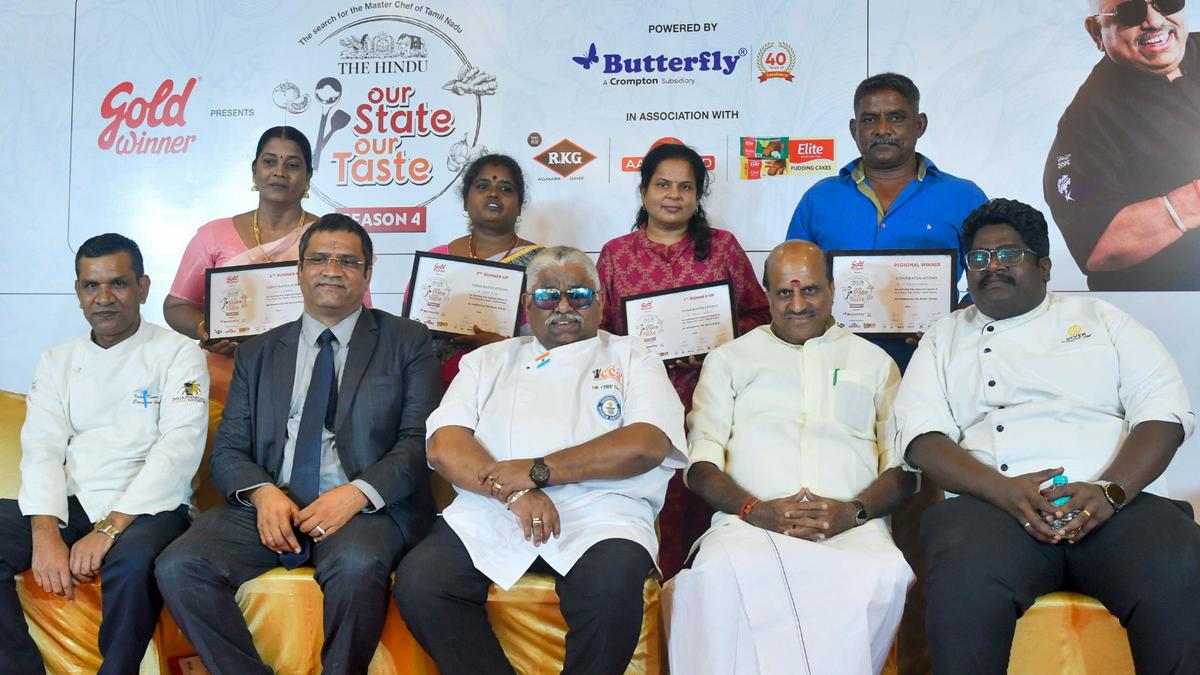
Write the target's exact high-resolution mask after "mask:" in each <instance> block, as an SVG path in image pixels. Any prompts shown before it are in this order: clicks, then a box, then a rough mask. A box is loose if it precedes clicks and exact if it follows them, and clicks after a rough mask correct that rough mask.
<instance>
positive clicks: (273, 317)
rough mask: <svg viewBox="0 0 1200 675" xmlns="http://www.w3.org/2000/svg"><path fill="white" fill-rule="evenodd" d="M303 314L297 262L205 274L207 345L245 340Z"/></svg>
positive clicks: (211, 271) (217, 270) (209, 271)
mask: <svg viewBox="0 0 1200 675" xmlns="http://www.w3.org/2000/svg"><path fill="white" fill-rule="evenodd" d="M303 312H304V296H302V295H301V294H300V277H299V272H298V271H297V269H296V261H295V260H292V261H288V262H277V263H265V264H262V265H238V266H236V267H215V268H210V269H208V270H205V272H204V322H205V325H207V326H208V338H209V339H208V341H209V342H216V341H217V340H239V341H240V340H245V339H247V338H252V337H254V336H255V335H260V334H262V333H265V332H267V331H269V330H271V329H272V328H274V327H276V326H280V325H282V324H285V323H287V322H289V321H295V320H296V319H297V318H299V317H300V315H301V314H302V313H303Z"/></svg>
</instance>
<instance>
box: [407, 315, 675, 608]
mask: <svg viewBox="0 0 1200 675" xmlns="http://www.w3.org/2000/svg"><path fill="white" fill-rule="evenodd" d="M637 422H644V423H647V424H652V425H654V426H655V427H657V428H659V429H660V430H662V432H663V433H665V434H666V435H667V437H668V438H669V439H670V441H671V445H672V446H673V447H672V449H671V452H670V453H669V454H668V456H667V458H666V459H665V460H664V461H663V463H662V464H661V465H659V466H658V467H656V468H654V469H651V470H650V471H648V472H646V473H643V474H641V475H639V476H634V477H632V478H626V479H623V480H589V481H584V482H581V483H573V484H566V485H552V486H550V487H547V488H545V490H544V491H545V494H546V496H547V497H549V498H550V499H551V500H553V502H554V505H555V507H556V508H557V509H558V513H559V517H560V520H561V531H562V535H561V537H560V538H558V539H554V538H551V539H550V540H549V541H548V542H547V543H545V544H542V545H541V546H540V547H536V548H535V547H534V545H533V544H532V543H531V542H528V541H525V538H524V533H523V531H522V529H521V524H520V522H519V521H518V520H517V517H516V516H515V515H514V514H513V513H511V512H509V511H508V510H507V509H506V508H505V505H504V504H502V503H500V502H499V501H498V500H496V499H494V498H490V497H484V496H482V495H478V494H475V493H473V492H469V491H467V490H462V489H458V496H457V497H456V498H455V500H454V503H453V504H451V505H450V506H449V507H448V508H447V509H446V510H445V512H444V513H443V514H442V515H443V517H445V519H446V522H447V524H448V525H450V527H451V529H453V530H454V531H455V533H457V534H458V536H459V538H460V539H462V541H463V544H464V545H465V546H466V548H467V552H468V553H469V554H470V556H471V560H472V562H473V563H474V564H475V567H476V568H477V569H479V571H481V572H483V573H484V574H485V575H487V576H488V578H490V579H491V580H492V581H493V582H495V583H496V584H497V585H499V586H501V587H503V588H510V587H511V586H512V585H513V584H515V583H516V582H517V580H518V579H520V578H521V575H522V574H524V573H525V571H526V570H528V569H529V566H530V565H531V564H532V563H533V561H534V560H535V559H536V558H537V557H538V556H541V557H542V558H543V559H544V560H545V561H546V562H547V563H548V564H549V565H550V566H551V567H552V568H554V570H555V571H557V572H558V573H560V574H564V575H565V574H566V573H567V572H569V571H570V569H571V567H572V566H573V565H574V564H575V562H576V561H577V560H579V558H580V557H581V556H582V555H583V554H584V553H585V552H586V551H587V550H588V549H589V548H591V547H592V546H593V545H594V544H596V543H598V542H600V541H602V540H605V539H629V540H631V541H635V542H637V543H639V544H641V545H642V546H643V547H644V548H645V549H646V551H647V552H648V553H649V554H650V557H651V558H655V557H657V553H658V538H657V536H656V535H655V531H654V519H655V518H656V517H657V515H658V512H659V510H660V509H661V508H662V504H663V499H664V497H665V495H666V489H667V482H668V481H669V480H670V478H671V475H672V474H673V473H674V471H675V469H679V468H682V467H684V466H686V465H687V455H686V454H685V453H684V448H686V445H685V443H684V437H683V405H682V404H681V403H680V402H679V396H678V395H677V394H676V393H675V390H674V389H673V388H672V387H671V382H670V380H668V379H667V373H666V368H665V367H664V366H663V364H662V361H661V360H660V359H659V358H658V357H657V356H655V355H653V354H651V353H650V352H648V351H647V350H646V349H645V348H644V347H642V346H641V344H640V343H639V342H638V341H637V339H636V338H630V337H623V336H616V335H611V334H609V333H606V332H604V331H600V332H599V334H598V335H597V336H596V337H594V338H591V339H587V340H581V341H579V342H575V343H572V344H568V345H564V346H561V347H557V348H555V349H552V350H549V351H547V350H546V349H545V348H544V347H542V346H541V345H540V344H539V343H538V342H537V339H536V338H534V337H520V338H512V339H509V340H505V341H502V342H498V343H494V344H491V345H487V346H485V347H482V348H480V349H477V350H475V351H473V352H471V353H469V354H467V355H466V356H464V357H463V359H462V361H461V362H460V364H459V373H458V376H457V377H455V379H454V381H453V382H452V383H451V384H450V387H449V389H447V391H446V395H445V396H444V397H443V398H442V403H441V405H440V406H439V407H438V409H437V410H435V411H434V412H433V414H431V415H430V416H429V419H428V421H427V422H426V429H427V436H426V438H428V437H429V436H432V435H433V434H434V432H436V431H437V430H438V429H440V428H442V427H445V426H462V427H466V428H468V429H473V430H474V432H475V438H476V440H478V441H479V443H480V444H481V445H483V447H484V449H485V450H487V452H488V453H490V454H491V455H492V457H494V458H495V459H497V460H508V459H528V458H534V457H542V456H545V455H549V454H552V453H554V452H557V451H559V450H562V449H564V448H568V447H572V446H575V445H578V444H580V443H583V442H586V441H589V440H591V439H593V438H596V437H597V436H600V435H602V434H605V433H607V432H609V431H612V430H614V429H618V428H621V427H624V426H627V425H630V424H634V423H637Z"/></svg>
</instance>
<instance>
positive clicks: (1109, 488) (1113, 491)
mask: <svg viewBox="0 0 1200 675" xmlns="http://www.w3.org/2000/svg"><path fill="white" fill-rule="evenodd" d="M1104 494H1106V495H1108V498H1109V499H1111V500H1112V501H1114V502H1116V503H1117V504H1119V505H1121V506H1125V488H1123V487H1121V484H1120V483H1109V484H1108V485H1106V486H1104Z"/></svg>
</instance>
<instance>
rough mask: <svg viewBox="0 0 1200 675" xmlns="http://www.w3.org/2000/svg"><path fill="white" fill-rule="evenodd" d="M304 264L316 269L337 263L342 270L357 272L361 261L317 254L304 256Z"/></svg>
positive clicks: (342, 256)
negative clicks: (313, 266) (314, 266)
mask: <svg viewBox="0 0 1200 675" xmlns="http://www.w3.org/2000/svg"><path fill="white" fill-rule="evenodd" d="M304 262H306V263H309V264H311V265H316V266H317V267H324V266H326V265H328V264H330V263H337V264H338V265H339V266H340V267H341V268H342V269H344V270H354V271H356V272H357V271H358V270H361V269H362V266H363V261H361V260H359V259H358V258H355V257H354V256H349V255H325V254H323V253H318V254H316V255H306V256H304Z"/></svg>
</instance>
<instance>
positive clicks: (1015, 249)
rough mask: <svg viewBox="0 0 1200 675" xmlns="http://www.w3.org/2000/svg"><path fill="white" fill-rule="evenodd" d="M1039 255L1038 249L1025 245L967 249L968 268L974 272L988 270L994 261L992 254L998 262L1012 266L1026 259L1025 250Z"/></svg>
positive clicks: (1005, 265)
mask: <svg viewBox="0 0 1200 675" xmlns="http://www.w3.org/2000/svg"><path fill="white" fill-rule="evenodd" d="M1026 251H1029V252H1030V253H1032V254H1034V255H1037V251H1034V250H1033V249H1028V248H1025V247H1023V246H1001V247H1000V248H998V249H996V250H994V251H992V250H989V249H986V248H977V249H974V250H972V251H967V269H969V270H971V271H972V272H981V271H983V270H986V269H987V267H988V265H989V264H991V262H992V256H996V262H997V263H999V264H1000V265H1003V266H1004V267H1012V266H1013V265H1019V264H1021V261H1022V260H1024V259H1025V252H1026Z"/></svg>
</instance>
